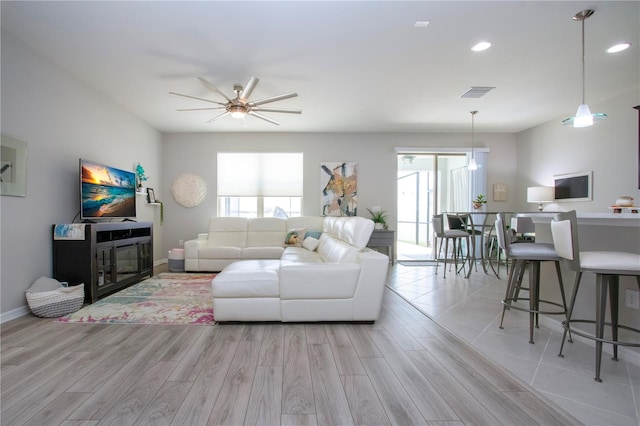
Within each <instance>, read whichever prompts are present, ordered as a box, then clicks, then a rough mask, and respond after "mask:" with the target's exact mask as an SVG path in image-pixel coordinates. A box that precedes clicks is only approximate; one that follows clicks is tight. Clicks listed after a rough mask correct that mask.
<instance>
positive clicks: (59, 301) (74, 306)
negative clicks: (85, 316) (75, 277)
mask: <svg viewBox="0 0 640 426" xmlns="http://www.w3.org/2000/svg"><path fill="white" fill-rule="evenodd" d="M83 302H84V284H80V285H76V286H73V287H60V288H59V289H57V290H53V291H39V292H27V303H28V304H29V308H30V309H31V312H33V314H34V315H35V316H37V317H42V318H57V317H61V316H64V315H67V314H70V313H73V312H75V311H77V310H78V309H80V308H81V307H82V303H83Z"/></svg>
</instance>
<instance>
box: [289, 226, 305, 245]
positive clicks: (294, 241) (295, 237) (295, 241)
mask: <svg viewBox="0 0 640 426" xmlns="http://www.w3.org/2000/svg"><path fill="white" fill-rule="evenodd" d="M304 232H305V230H304V229H291V230H289V232H287V236H286V237H284V245H286V246H289V247H301V246H302V240H304Z"/></svg>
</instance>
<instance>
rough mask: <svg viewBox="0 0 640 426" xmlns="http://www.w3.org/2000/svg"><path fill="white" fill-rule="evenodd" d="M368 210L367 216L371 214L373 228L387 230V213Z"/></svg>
mask: <svg viewBox="0 0 640 426" xmlns="http://www.w3.org/2000/svg"><path fill="white" fill-rule="evenodd" d="M367 210H369V214H371V220H373V223H374V224H375V225H374V228H375V229H389V226H388V225H387V220H386V219H387V212H385V211H384V210H378V211H373V210H371V209H367Z"/></svg>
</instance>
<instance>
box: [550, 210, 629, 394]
mask: <svg viewBox="0 0 640 426" xmlns="http://www.w3.org/2000/svg"><path fill="white" fill-rule="evenodd" d="M551 234H552V236H553V243H554V245H555V247H556V251H557V252H558V255H559V256H560V257H562V258H563V259H565V261H566V263H567V265H568V266H569V268H570V269H571V270H573V271H575V272H576V276H575V282H574V285H573V293H572V295H571V302H570V303H569V313H568V314H567V320H566V321H564V322H563V323H562V325H563V327H564V334H563V336H562V344H561V345H560V353H559V354H558V356H560V357H562V356H563V355H562V349H563V348H564V341H565V338H566V336H567V332H569V333H573V334H577V335H578V336H582V337H585V338H587V339H591V340H595V341H596V377H595V381H596V382H602V379H600V366H601V365H602V344H603V343H611V344H612V345H613V358H612V359H613V360H614V361H617V360H618V346H619V345H621V346H634V347H640V343H634V342H626V341H620V340H618V329H621V328H622V329H625V330H630V331H634V332H636V333H640V330H638V329H636V328H632V327H627V326H625V325H622V324H619V323H618V287H619V286H618V282H619V277H620V276H635V277H636V280H637V282H638V289H640V254H636V253H625V252H616V251H580V249H579V245H578V225H577V219H576V212H575V210H572V211H570V212H564V213H557V214H556V215H555V216H554V218H553V221H552V222H551ZM583 272H592V273H594V274H596V315H595V320H590V319H576V318H573V317H572V314H573V307H574V304H575V302H576V295H577V294H578V288H579V287H580V279H581V278H582V273H583ZM607 290H608V291H609V303H610V311H611V322H606V321H605V311H606V307H607ZM574 323H590V324H595V334H589V333H587V332H585V331H582V330H579V329H576V328H572V327H571V324H574ZM605 325H608V326H611V339H606V338H604V326H605Z"/></svg>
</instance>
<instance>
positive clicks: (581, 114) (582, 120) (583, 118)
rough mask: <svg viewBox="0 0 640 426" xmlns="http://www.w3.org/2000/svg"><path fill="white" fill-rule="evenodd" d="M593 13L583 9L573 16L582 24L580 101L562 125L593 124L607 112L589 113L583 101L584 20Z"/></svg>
mask: <svg viewBox="0 0 640 426" xmlns="http://www.w3.org/2000/svg"><path fill="white" fill-rule="evenodd" d="M593 14H594V10H593V9H585V10H583V11H580V12H578V13H576V14H575V15H574V16H573V20H574V21H580V23H581V25H582V103H581V104H580V105H578V110H577V111H576V115H575V116H573V117H569V118H565V119H564V120H562V124H563V125H572V126H573V127H588V126H591V125H593V122H594V120H602V119H604V118H606V117H607V114H605V113H602V112H597V113H595V114H592V113H591V109H589V105H587V103H586V102H585V100H584V99H585V71H584V70H585V65H584V21H585V20H586V19H587V18H588V17H590V16H591V15H593Z"/></svg>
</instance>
